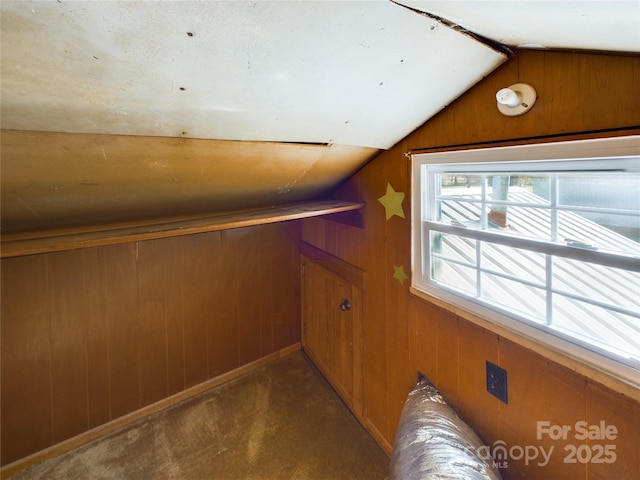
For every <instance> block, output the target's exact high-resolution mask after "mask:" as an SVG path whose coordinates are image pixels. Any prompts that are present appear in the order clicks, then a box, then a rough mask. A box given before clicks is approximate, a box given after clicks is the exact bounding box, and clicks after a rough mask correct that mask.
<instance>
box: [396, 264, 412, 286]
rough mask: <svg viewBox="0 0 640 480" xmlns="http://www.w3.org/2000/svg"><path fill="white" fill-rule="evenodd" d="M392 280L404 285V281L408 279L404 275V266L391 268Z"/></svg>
mask: <svg viewBox="0 0 640 480" xmlns="http://www.w3.org/2000/svg"><path fill="white" fill-rule="evenodd" d="M393 278H395V279H396V280H398V281H399V282H400V285H403V284H404V281H405V280H406V279H407V278H409V277H407V274H406V273H404V265H400V266H399V267H396V266H395V265H394V266H393Z"/></svg>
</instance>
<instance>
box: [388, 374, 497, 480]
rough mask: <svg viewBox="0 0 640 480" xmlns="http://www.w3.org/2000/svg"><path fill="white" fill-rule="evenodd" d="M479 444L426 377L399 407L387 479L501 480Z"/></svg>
mask: <svg viewBox="0 0 640 480" xmlns="http://www.w3.org/2000/svg"><path fill="white" fill-rule="evenodd" d="M482 446H483V443H482V441H481V440H480V438H479V437H478V435H477V434H476V433H475V432H474V431H473V429H472V428H471V427H470V426H469V425H467V424H466V423H465V422H464V421H463V420H462V419H461V418H460V417H459V416H458V415H457V414H456V413H455V411H454V410H453V409H452V408H451V407H450V406H449V405H448V404H447V403H446V401H445V400H444V398H443V396H442V395H441V394H440V392H439V391H438V389H436V387H434V386H433V385H432V384H431V383H430V382H429V381H428V380H427V379H426V378H424V377H422V378H420V379H419V380H418V383H417V385H416V386H415V388H414V389H413V390H412V391H411V392H409V395H408V397H407V401H406V402H405V404H404V407H403V409H402V415H401V417H400V425H399V427H398V433H397V435H396V441H395V446H394V449H393V453H392V455H391V467H390V468H391V476H390V478H391V480H419V479H420V480H425V479H444V478H447V479H458V478H459V479H464V480H472V479H473V480H475V479H491V480H494V479H495V480H498V479H501V478H502V477H501V475H500V473H499V471H498V469H497V468H496V466H495V463H494V461H493V459H492V458H486V455H485V456H483V455H482V452H483V451H486V450H487V449H486V448H485V449H483V448H482Z"/></svg>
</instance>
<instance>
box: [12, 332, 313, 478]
mask: <svg viewBox="0 0 640 480" xmlns="http://www.w3.org/2000/svg"><path fill="white" fill-rule="evenodd" d="M300 349H301V346H300V342H298V343H295V344H293V345H290V346H288V347H285V348H282V349H280V350H279V351H277V352H274V353H271V354H269V355H266V356H264V357H262V358H259V359H258V360H255V361H253V362H251V363H248V364H246V365H243V366H241V367H238V368H236V369H235V370H231V371H230V372H227V373H224V374H222V375H219V376H217V377H215V378H212V379H210V380H207V381H206V382H203V383H200V384H198V385H195V386H193V387H191V388H188V389H186V390H183V391H182V392H179V393H176V394H175V395H171V396H170V397H167V398H163V399H162V400H159V401H157V402H155V403H152V404H151V405H147V406H146V407H142V408H140V409H138V410H136V411H134V412H131V413H128V414H126V415H123V416H122V417H118V418H116V419H114V420H111V421H110V422H108V423H105V424H103V425H100V426H98V427H95V428H92V429H91V430H87V431H86V432H83V433H81V434H79V435H76V436H75V437H72V438H69V439H67V440H64V441H62V442H60V443H57V444H55V445H52V446H50V447H48V448H45V449H44V450H40V451H39V452H36V453H33V454H31V455H29V456H27V457H24V458H21V459H20V460H16V461H15V462H12V463H9V464H7V465H5V466H4V467H2V468H1V469H0V478H2V479H5V478H8V477H10V476H11V475H14V474H16V473H18V472H20V471H22V470H24V469H26V468H28V467H30V466H32V465H35V464H36V463H40V462H42V461H44V460H47V459H49V458H52V457H55V456H57V455H61V454H63V453H66V452H68V451H69V450H73V449H74V448H77V447H79V446H81V445H84V444H86V443H89V442H91V441H93V440H96V439H98V438H101V437H104V436H107V435H109V434H111V433H113V432H115V431H116V430H118V429H120V428H123V427H125V426H127V425H130V424H131V423H133V422H135V421H137V420H139V419H141V418H143V417H146V416H148V415H151V414H153V413H156V412H159V411H161V410H164V409H166V408H169V407H172V406H173V405H176V404H178V403H180V402H182V401H184V400H187V399H189V398H191V397H194V396H196V395H198V394H200V393H203V392H205V391H207V390H209V389H211V388H214V387H217V386H218V385H222V384H223V383H226V382H228V381H230V380H233V379H235V378H238V377H240V376H242V375H245V374H247V373H250V372H252V371H254V370H257V369H259V368H262V367H264V366H266V365H269V364H270V363H273V362H275V361H276V360H278V359H280V358H282V357H286V356H287V355H290V354H291V353H294V352H297V351H299V350H300Z"/></svg>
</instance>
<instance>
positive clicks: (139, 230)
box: [0, 200, 364, 258]
mask: <svg viewBox="0 0 640 480" xmlns="http://www.w3.org/2000/svg"><path fill="white" fill-rule="evenodd" d="M362 208H364V203H354V202H343V201H337V200H321V201H315V202H307V203H297V204H291V205H283V206H277V207H273V208H265V209H260V210H245V211H240V212H233V213H229V214H222V215H212V216H207V217H196V218H193V217H189V218H178V219H171V220H170V221H163V222H159V223H153V224H140V225H126V226H122V225H112V226H108V225H107V226H102V227H98V228H92V229H80V228H73V229H68V230H56V231H43V232H28V233H25V232H20V233H7V234H2V238H1V241H0V251H1V258H10V257H19V256H24V255H35V254H39V253H48V252H60V251H63V250H74V249H79V248H89V247H98V246H103V245H113V244H117V243H127V242H137V241H140V240H151V239H156V238H167V237H177V236H180V235H192V234H196V233H204V232H214V231H218V230H228V229H232V228H241V227H250V226H255V225H264V224H267V223H275V222H283V221H286V220H297V219H301V218H309V217H317V216H321V215H331V214H342V213H344V212H354V213H355V212H356V211H361V210H362Z"/></svg>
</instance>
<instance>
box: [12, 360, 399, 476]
mask: <svg viewBox="0 0 640 480" xmlns="http://www.w3.org/2000/svg"><path fill="white" fill-rule="evenodd" d="M388 462H389V460H388V458H387V456H386V455H385V454H384V452H383V451H382V450H381V449H380V448H379V447H378V446H377V444H376V443H375V442H374V441H373V439H372V438H371V437H370V436H369V435H368V434H367V433H366V431H365V430H364V429H363V428H362V427H361V425H360V424H359V423H358V422H357V421H356V420H355V418H354V417H353V416H352V415H351V413H350V412H349V411H348V410H347V409H346V407H345V406H344V405H343V404H342V402H341V401H340V399H339V398H338V397H337V396H336V395H335V393H334V392H333V390H332V389H331V388H330V386H329V385H328V384H327V383H326V381H325V380H324V378H322V377H321V376H320V375H319V374H318V372H317V370H315V368H313V366H312V365H311V364H310V363H309V361H308V359H307V358H306V357H305V356H304V354H302V353H301V352H296V353H293V354H291V355H288V356H287V357H284V358H282V359H280V360H278V361H277V362H275V363H273V364H271V365H268V366H266V367H263V368H261V369H259V370H257V371H255V372H252V373H250V374H248V375H245V376H243V377H240V378H238V379H236V380H233V381H231V382H229V383H226V384H224V385H221V386H219V387H216V388H214V389H212V390H209V391H207V392H205V393H203V394H201V395H199V396H197V397H194V398H192V399H189V400H187V401H185V402H183V403H181V404H179V405H176V406H175V407H172V408H170V409H167V410H165V411H162V412H159V413H157V414H154V415H152V416H150V417H147V418H145V419H144V421H138V422H136V423H135V424H132V425H130V426H127V427H125V428H123V429H122V430H119V431H117V432H115V433H113V434H111V435H109V436H108V437H105V438H103V439H101V440H98V441H95V442H92V443H90V444H87V445H85V446H83V447H80V448H78V449H76V450H73V451H71V452H69V453H66V454H64V455H61V456H59V457H55V458H52V459H49V460H47V461H45V462H42V463H40V464H37V465H34V466H33V467H31V468H29V469H27V470H24V471H22V472H19V473H18V474H16V475H14V476H13V477H11V478H12V479H15V480H18V479H65V480H69V479H92V480H93V479H119V480H120V479H135V480H138V479H140V480H146V479H154V480H157V479H188V480H199V479H230V480H232V479H233V480H235V479H318V480H325V479H327V480H333V479H335V480H338V479H366V480H375V479H384V478H386V476H387V471H388Z"/></svg>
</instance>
